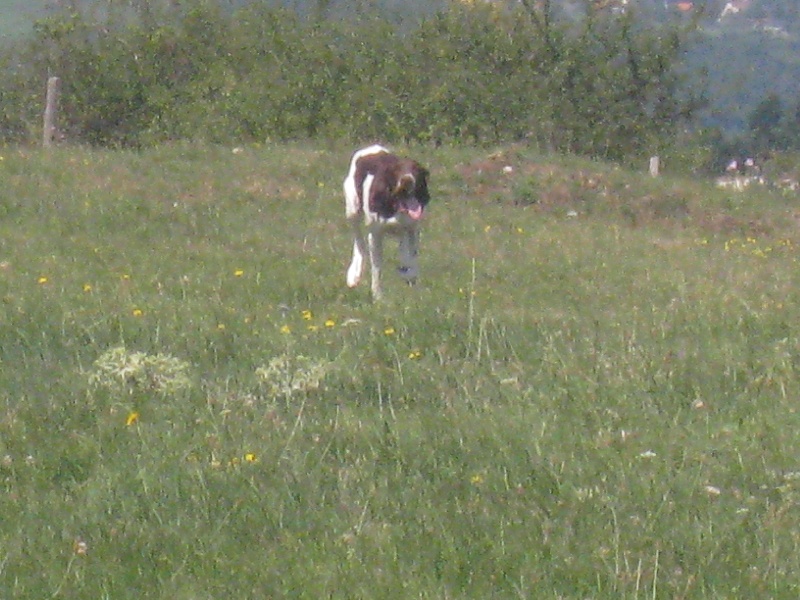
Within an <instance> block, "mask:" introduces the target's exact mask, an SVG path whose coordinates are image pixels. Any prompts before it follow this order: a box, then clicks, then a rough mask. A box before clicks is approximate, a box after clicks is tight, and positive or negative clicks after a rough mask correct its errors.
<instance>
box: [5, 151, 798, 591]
mask: <svg viewBox="0 0 800 600" xmlns="http://www.w3.org/2000/svg"><path fill="white" fill-rule="evenodd" d="M349 151H350V148H347V149H342V148H336V149H333V148H325V147H319V148H313V147H312V146H310V145H309V146H302V145H295V146H278V147H260V148H247V149H245V150H244V151H243V152H241V153H232V152H231V151H230V150H227V149H223V148H193V147H190V146H174V147H165V148H161V149H157V150H150V151H146V152H142V153H126V152H110V151H108V152H106V151H90V150H82V149H78V148H64V149H58V150H55V151H53V152H50V153H46V152H41V151H38V150H27V149H15V148H11V149H5V150H4V151H2V153H0V154H2V160H0V176H1V177H2V181H3V189H2V191H0V300H1V301H2V302H1V303H0V361H1V362H0V485H2V489H1V490H0V514H2V515H3V518H2V519H0V589H2V590H3V594H2V595H3V597H4V598H37V599H40V598H114V599H121V598H136V599H142V598H170V599H175V600H180V599H199V598H214V599H216V598H283V597H297V598H325V597H332V598H406V597H408V598H411V597H420V598H482V599H483V598H491V597H494V598H769V597H771V598H794V597H797V595H798V593H799V592H800V573H798V570H797V568H796V560H797V559H796V557H797V555H798V550H800V548H798V546H799V545H800V538H799V537H798V531H799V530H800V527H798V525H800V450H799V449H800V439H798V436H799V434H798V433H797V432H798V431H800V415H798V398H799V394H800V387H799V386H798V383H799V379H798V372H797V365H798V361H799V360H800V348H798V332H797V326H796V324H797V323H798V322H800V304H799V303H798V290H799V289H800V286H799V285H798V283H800V282H799V281H798V278H800V271H798V264H797V257H798V251H797V248H799V247H800V235H798V233H797V229H796V220H795V218H794V216H795V215H794V213H795V209H794V204H795V203H796V199H795V198H786V197H782V196H780V195H774V194H772V193H770V192H769V191H766V190H754V191H752V192H748V193H747V194H735V193H732V192H724V191H719V190H715V189H714V188H713V187H712V186H711V184H709V183H706V182H703V181H697V180H691V181H690V180H682V179H679V178H662V179H657V180H655V179H651V178H649V177H646V176H645V175H643V174H637V173H631V172H627V171H624V170H622V169H620V168H617V167H615V166H613V165H605V164H600V163H592V162H586V161H580V160H577V159H556V158H554V157H546V156H539V155H536V154H534V153H532V152H530V151H528V150H526V149H524V148H508V149H505V150H504V151H503V152H502V153H499V154H498V155H496V156H494V157H489V156H487V153H486V152H482V151H480V150H476V149H459V150H456V149H438V150H433V149H419V148H415V149H411V150H409V152H413V153H414V155H415V156H416V157H418V158H419V159H420V160H421V162H423V163H425V164H427V165H429V166H430V167H431V170H432V193H433V197H434V200H433V204H432V205H431V210H430V211H429V215H428V217H427V219H428V227H427V228H426V229H425V231H424V234H423V241H422V257H421V259H422V260H421V262H422V269H423V273H422V278H421V282H420V284H419V285H418V286H417V287H416V288H413V289H410V288H406V287H404V286H403V285H402V283H401V281H400V280H399V278H393V277H391V276H390V277H387V280H386V282H385V295H386V301H385V302H384V303H383V304H381V305H373V304H372V303H371V302H370V299H369V291H368V286H366V285H365V286H363V287H361V288H358V289H356V290H348V289H347V288H346V286H345V284H344V271H345V268H346V266H347V261H348V258H349V255H348V254H349V248H350V239H349V237H348V232H347V228H346V226H345V225H344V223H343V199H342V197H341V196H342V194H341V179H342V176H343V173H344V171H345V170H346V165H347V161H348V158H349V156H348V154H349ZM507 164H509V165H512V166H513V167H514V171H513V172H512V173H510V174H503V173H502V167H504V166H505V165H507ZM389 250H393V248H392V247H391V246H390V247H389V248H388V249H387V251H389ZM113 349H118V350H117V351H116V352H117V354H116V355H115V357H116V358H114V357H112V356H110V355H109V354H108V353H109V351H111V350H113ZM126 359H127V360H129V361H130V363H129V364H127V365H125V364H123V363H124V361H125V360H126ZM114 360H116V361H117V363H114ZM136 360H138V362H135V361H136ZM104 361H105V362H104ZM115 364H116V366H115ZM123 368H128V370H127V371H125V374H123V376H120V377H118V376H117V375H119V374H120V373H121V371H122V370H123ZM115 369H116V370H115Z"/></svg>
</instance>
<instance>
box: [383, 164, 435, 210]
mask: <svg viewBox="0 0 800 600" xmlns="http://www.w3.org/2000/svg"><path fill="white" fill-rule="evenodd" d="M390 179H391V181H392V182H393V186H392V189H391V197H392V200H393V202H392V204H393V205H394V206H393V208H394V209H395V211H396V212H398V213H405V214H407V215H408V216H409V217H411V218H412V219H413V220H415V221H417V220H419V219H421V218H422V213H423V211H424V210H425V206H426V205H427V204H428V202H430V195H429V193H428V171H427V170H426V169H425V168H424V167H422V166H421V165H420V164H419V163H418V162H416V161H414V160H410V159H401V160H398V161H397V162H396V163H395V165H393V168H392V169H391V176H390Z"/></svg>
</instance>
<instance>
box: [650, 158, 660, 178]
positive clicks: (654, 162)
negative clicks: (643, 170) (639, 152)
mask: <svg viewBox="0 0 800 600" xmlns="http://www.w3.org/2000/svg"><path fill="white" fill-rule="evenodd" d="M660 167H661V159H659V158H658V157H657V156H651V157H650V175H651V176H653V177H658V172H659V168H660Z"/></svg>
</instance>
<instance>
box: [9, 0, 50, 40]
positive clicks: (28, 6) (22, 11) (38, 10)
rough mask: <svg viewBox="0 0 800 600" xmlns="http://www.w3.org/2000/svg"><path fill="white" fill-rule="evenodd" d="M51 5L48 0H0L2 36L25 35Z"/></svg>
mask: <svg viewBox="0 0 800 600" xmlns="http://www.w3.org/2000/svg"><path fill="white" fill-rule="evenodd" d="M50 5H51V2H49V1H48V0H0V15H2V16H0V38H5V39H9V38H14V37H18V36H20V35H25V34H26V33H28V32H29V31H30V30H31V26H32V25H33V22H34V21H35V20H36V19H39V18H41V17H43V16H45V15H46V14H47V10H48V6H50Z"/></svg>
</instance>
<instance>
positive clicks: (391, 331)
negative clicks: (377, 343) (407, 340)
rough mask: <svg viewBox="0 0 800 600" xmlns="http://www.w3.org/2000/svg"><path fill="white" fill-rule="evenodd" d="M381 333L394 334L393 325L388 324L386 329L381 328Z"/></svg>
mask: <svg viewBox="0 0 800 600" xmlns="http://www.w3.org/2000/svg"><path fill="white" fill-rule="evenodd" d="M383 333H384V335H394V333H395V331H394V327H392V326H391V325H390V326H389V327H387V328H386V329H384V330H383Z"/></svg>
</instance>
